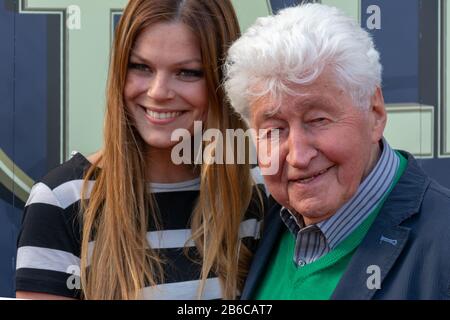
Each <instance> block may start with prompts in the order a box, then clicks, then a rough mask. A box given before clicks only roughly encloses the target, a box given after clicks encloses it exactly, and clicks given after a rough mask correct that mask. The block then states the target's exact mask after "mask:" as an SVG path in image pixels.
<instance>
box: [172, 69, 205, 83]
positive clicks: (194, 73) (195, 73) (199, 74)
mask: <svg viewBox="0 0 450 320" xmlns="http://www.w3.org/2000/svg"><path fill="white" fill-rule="evenodd" d="M177 75H178V77H180V78H181V79H183V80H188V81H195V80H197V79H200V78H203V71H202V70H197V69H181V70H180V71H179V72H178V74H177Z"/></svg>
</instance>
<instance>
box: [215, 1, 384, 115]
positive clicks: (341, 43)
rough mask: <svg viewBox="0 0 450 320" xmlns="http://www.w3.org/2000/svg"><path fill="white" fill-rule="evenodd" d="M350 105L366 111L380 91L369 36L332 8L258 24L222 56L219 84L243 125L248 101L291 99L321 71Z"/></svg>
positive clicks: (307, 8)
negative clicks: (222, 76)
mask: <svg viewBox="0 0 450 320" xmlns="http://www.w3.org/2000/svg"><path fill="white" fill-rule="evenodd" d="M325 69H326V70H327V72H331V75H332V76H334V79H335V83H336V85H337V86H338V87H339V88H341V89H343V90H345V91H346V92H347V93H348V94H349V95H350V96H351V98H352V100H353V102H354V104H355V105H356V106H359V107H360V108H363V109H366V108H368V107H369V104H370V98H371V96H372V95H373V94H374V93H375V90H376V88H377V87H379V86H381V70H382V67H381V64H380V61H379V54H378V51H377V50H376V49H375V48H374V44H373V41H372V39H371V37H370V35H369V34H368V33H367V32H366V31H365V30H363V29H362V28H361V27H360V26H359V25H358V24H357V22H356V21H354V20H353V19H351V18H349V17H347V16H346V15H345V14H344V13H343V12H341V11H340V10H339V9H337V8H334V7H329V6H326V5H322V4H302V5H299V6H296V7H292V8H287V9H284V10H282V11H280V12H279V13H278V14H277V15H275V16H269V17H264V18H258V19H257V20H256V22H255V23H254V24H253V26H251V27H250V28H249V29H248V30H247V32H245V33H244V34H243V36H242V37H241V38H240V39H239V40H237V41H236V42H235V43H234V44H233V45H232V46H231V48H230V49H229V51H228V58H227V61H226V63H225V74H226V80H225V83H224V86H225V90H226V92H227V95H228V98H229V100H230V102H231V104H232V105H233V107H234V108H235V109H236V111H238V112H239V113H240V114H242V116H243V117H244V119H246V120H248V119H249V104H250V103H251V101H254V100H253V99H257V98H260V97H263V96H266V95H270V97H271V98H272V99H274V101H279V98H280V97H281V96H282V95H285V94H290V95H295V94H296V92H293V90H292V86H293V85H295V84H298V85H308V84H312V83H313V82H314V81H315V80H316V79H317V78H318V77H319V76H320V75H321V74H322V72H323V71H324V70H325Z"/></svg>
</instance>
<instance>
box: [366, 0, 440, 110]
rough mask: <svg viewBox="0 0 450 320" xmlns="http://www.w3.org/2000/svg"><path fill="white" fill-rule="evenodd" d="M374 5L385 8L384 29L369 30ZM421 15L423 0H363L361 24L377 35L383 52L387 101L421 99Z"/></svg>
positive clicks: (377, 44)
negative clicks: (369, 11) (369, 9)
mask: <svg viewBox="0 0 450 320" xmlns="http://www.w3.org/2000/svg"><path fill="white" fill-rule="evenodd" d="M430 1H433V0H430ZM371 5H377V6H378V7H379V8H380V9H381V29H380V30H377V29H374V30H369V29H367V19H368V18H369V17H370V16H371V14H368V13H367V8H368V7H369V6H371ZM418 18H419V0H389V1H385V0H361V25H362V27H363V28H365V29H366V30H367V31H368V32H369V33H370V34H371V35H372V36H373V39H374V42H375V46H376V47H377V49H378V50H379V51H380V54H381V62H382V65H383V93H384V98H385V101H386V102H387V103H403V102H419V101H420V94H419V19H418Z"/></svg>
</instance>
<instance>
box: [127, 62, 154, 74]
mask: <svg viewBox="0 0 450 320" xmlns="http://www.w3.org/2000/svg"><path fill="white" fill-rule="evenodd" d="M128 68H130V69H133V70H137V71H144V72H147V71H150V68H149V67H147V66H146V65H145V64H141V63H130V64H129V65H128Z"/></svg>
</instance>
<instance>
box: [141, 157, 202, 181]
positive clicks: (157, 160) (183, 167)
mask: <svg viewBox="0 0 450 320" xmlns="http://www.w3.org/2000/svg"><path fill="white" fill-rule="evenodd" d="M146 162H147V180H148V181H150V182H154V183H174V182H181V181H187V180H192V179H195V178H197V177H199V175H200V171H199V169H200V168H199V167H198V168H195V167H194V166H192V165H189V164H180V165H177V164H174V163H173V161H172V158H171V150H167V149H154V148H152V149H151V150H149V152H148V153H147V156H146Z"/></svg>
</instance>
